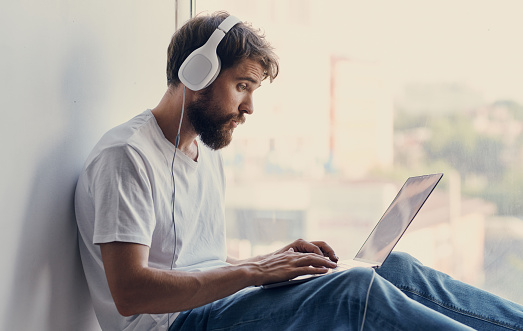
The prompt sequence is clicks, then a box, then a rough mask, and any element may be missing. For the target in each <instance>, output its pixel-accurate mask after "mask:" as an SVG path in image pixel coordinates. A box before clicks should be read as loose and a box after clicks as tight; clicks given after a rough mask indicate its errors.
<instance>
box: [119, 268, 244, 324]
mask: <svg viewBox="0 0 523 331" xmlns="http://www.w3.org/2000/svg"><path fill="white" fill-rule="evenodd" d="M251 274H252V273H251V272H250V271H249V265H247V264H242V265H238V266H234V265H233V266H226V267H222V268H217V269H213V270H210V271H205V272H183V271H175V270H160V269H153V268H144V269H143V270H141V271H139V272H138V273H137V274H136V275H135V276H133V278H132V280H131V281H129V284H130V286H122V287H120V288H119V289H118V290H117V293H114V294H113V298H114V299H115V303H116V305H117V307H118V311H119V312H120V313H121V314H122V315H124V316H130V315H135V314H143V313H149V314H163V313H168V312H177V311H184V310H187V309H191V308H195V307H199V306H203V305H205V304H207V303H210V302H213V301H215V300H218V299H221V298H224V297H226V296H229V295H231V294H233V293H235V292H237V291H239V290H241V289H242V288H245V287H247V286H250V285H253V283H254V281H253V280H252V277H251Z"/></svg>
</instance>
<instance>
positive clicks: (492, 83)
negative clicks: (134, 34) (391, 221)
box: [197, 0, 523, 303]
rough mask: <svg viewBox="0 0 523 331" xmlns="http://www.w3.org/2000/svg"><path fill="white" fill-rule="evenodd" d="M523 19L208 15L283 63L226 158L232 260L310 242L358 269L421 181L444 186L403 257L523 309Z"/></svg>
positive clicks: (476, 11)
mask: <svg viewBox="0 0 523 331" xmlns="http://www.w3.org/2000/svg"><path fill="white" fill-rule="evenodd" d="M517 6H520V5H519V3H517V2H503V3H493V2H489V3H477V2H473V1H460V2H459V3H456V2H451V1H433V2H431V3H427V2H423V3H419V2H416V1H394V2H392V3H391V2H371V3H369V2H361V1H341V0H340V1H329V2H325V1H321V0H309V1H293V0H287V1H285V0H271V1H264V0H259V1H248V2H245V1H232V0H198V2H197V12H200V11H208V12H213V11H216V10H224V9H225V10H227V11H229V12H230V13H231V14H233V15H236V16H238V17H239V18H240V19H242V20H244V21H247V22H252V24H253V25H254V26H255V27H260V28H262V29H263V30H264V31H265V34H266V36H267V38H268V39H269V41H271V43H272V44H273V46H274V47H275V48H276V51H277V53H278V55H279V56H280V64H281V74H280V76H279V77H278V78H277V79H276V80H275V82H274V83H273V84H268V82H267V83H264V86H263V87H262V88H260V89H259V90H258V91H257V92H256V93H255V112H254V114H253V115H251V116H249V117H248V119H247V122H246V124H245V125H244V126H242V127H240V128H238V129H237V130H236V132H235V136H234V139H233V143H232V144H231V146H229V147H228V148H226V149H225V150H224V152H223V154H224V159H225V162H226V167H227V172H228V192H227V200H228V203H227V218H228V224H229V229H228V231H229V232H228V236H229V246H230V251H231V252H233V253H236V254H237V255H238V256H239V257H244V256H248V255H251V254H257V253H261V252H264V251H266V250H272V249H273V248H275V247H280V246H281V245H280V242H282V241H290V240H292V239H294V237H299V236H300V237H304V238H305V239H309V240H318V239H320V240H325V241H327V242H329V243H330V244H331V245H332V246H333V247H334V248H335V250H336V251H337V253H338V256H340V257H347V258H350V257H352V256H354V255H355V253H356V251H357V249H358V248H359V246H360V245H361V244H362V243H363V241H364V240H365V239H366V236H367V234H368V233H369V232H370V230H371V229H372V228H373V226H374V224H375V223H376V222H377V221H378V220H379V218H380V217H381V214H382V213H383V212H384V210H385V209H386V207H387V206H388V204H389V203H390V201H391V200H392V198H393V197H394V195H395V193H396V191H397V190H398V189H399V186H400V185H401V184H402V183H403V181H404V180H405V179H406V178H407V177H408V176H411V175H418V174H425V173H433V172H444V173H445V176H444V178H443V180H442V182H441V183H440V185H439V186H438V188H437V190H436V191H435V192H434V194H433V195H432V196H431V197H430V198H429V200H428V201H427V203H426V205H425V206H424V207H423V209H422V210H421V212H420V213H419V214H418V216H417V218H416V220H415V221H414V223H413V225H412V226H411V228H409V230H408V231H407V234H406V235H405V237H404V238H403V239H402V240H401V241H400V243H399V244H398V246H397V247H396V250H403V251H406V252H408V253H410V254H412V255H414V256H415V257H417V258H418V259H420V260H421V261H422V262H423V263H425V264H426V265H429V266H432V267H434V268H437V269H439V270H442V271H444V272H447V273H449V274H450V275H452V276H454V277H456V278H458V279H460V280H463V281H466V282H468V283H471V284H473V285H476V286H479V287H481V288H484V289H487V290H489V291H492V292H494V293H497V294H499V295H501V296H504V297H506V298H509V299H511V300H514V301H516V302H519V303H523V284H522V283H521V282H520V281H519V277H520V275H521V273H522V272H523V258H522V257H521V254H520V252H521V251H522V247H523V220H522V217H523V193H522V192H523V171H522V170H521V163H522V161H523V90H522V89H521V86H523V64H522V63H521V61H520V59H521V58H523V50H522V48H521V47H519V45H518V43H517V40H519V36H518V32H517V31H521V30H522V28H523V26H521V25H522V24H523V23H521V20H519V18H518V17H516V15H517V13H519V12H520V11H518V10H517V9H518V8H515V7H517ZM519 9H521V8H519Z"/></svg>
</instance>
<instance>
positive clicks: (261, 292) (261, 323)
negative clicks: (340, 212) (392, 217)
mask: <svg viewBox="0 0 523 331" xmlns="http://www.w3.org/2000/svg"><path fill="white" fill-rule="evenodd" d="M371 283H372V285H371ZM369 285H371V286H370V291H369ZM362 324H363V329H364V330H471V328H474V329H477V330H523V307H522V306H520V305H517V304H515V303H512V302H510V301H507V300H504V299H502V298H499V297H497V296H494V295H492V294H490V293H488V292H485V291H482V290H479V289H477V288H474V287H472V286H469V285H467V284H464V283H461V282H459V281H456V280H454V279H452V278H450V277H449V276H447V275H445V274H443V273H441V272H438V271H436V270H433V269H431V268H428V267H425V266H423V265H422V264H421V263H420V262H419V261H417V260H416V259H414V258H413V257H411V256H410V255H408V254H404V253H393V254H391V255H390V256H389V258H388V259H387V261H386V262H385V263H384V264H383V266H382V267H381V268H379V269H378V270H377V271H374V270H372V269H364V268H355V269H351V270H348V271H344V272H340V273H334V274H331V275H327V276H323V277H318V278H316V279H313V280H311V281H309V282H306V283H303V284H299V285H293V286H286V287H280V288H275V289H267V290H266V289H261V288H258V287H249V288H246V289H243V290H241V291H239V292H237V293H235V294H233V295H231V296H229V297H226V298H224V299H221V300H218V301H215V302H213V303H210V304H208V305H205V306H202V307H199V308H196V309H192V310H189V311H185V312H182V313H180V315H179V316H178V317H177V318H176V320H175V321H174V323H173V324H172V326H171V328H170V329H169V330H170V331H175V330H248V331H255V330H322V331H323V330H361V329H362Z"/></svg>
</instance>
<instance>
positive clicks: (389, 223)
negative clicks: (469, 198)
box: [355, 173, 443, 266]
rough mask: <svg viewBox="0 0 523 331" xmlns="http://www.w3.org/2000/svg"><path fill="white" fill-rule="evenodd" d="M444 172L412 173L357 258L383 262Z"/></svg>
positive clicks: (378, 263) (376, 262) (364, 260)
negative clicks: (417, 174) (415, 175)
mask: <svg viewBox="0 0 523 331" xmlns="http://www.w3.org/2000/svg"><path fill="white" fill-rule="evenodd" d="M441 177H443V174H441V173H440V174H433V175H424V176H417V177H409V178H408V179H407V181H406V182H405V184H403V186H402V188H401V190H400V191H399V192H398V194H397V195H396V197H395V198H394V200H393V201H392V203H391V204H390V206H389V208H387V210H386V211H385V213H384V214H383V216H382V217H381V219H380V221H379V222H378V224H376V226H375V227H374V230H372V232H371V233H370V235H369V237H368V238H367V240H366V241H365V243H364V244H363V246H362V247H361V248H360V250H359V251H358V253H357V254H356V257H355V260H357V261H363V262H369V263H373V264H376V265H378V266H380V265H381V264H382V263H383V262H384V261H385V259H386V258H387V257H388V256H389V254H390V252H392V249H393V248H394V246H396V243H397V242H398V241H399V239H400V238H401V236H402V235H403V233H405V231H406V230H407V228H408V226H409V225H410V223H411V222H412V220H413V219H414V217H415V216H416V214H417V213H418V211H419V210H420V209H421V207H422V206H423V204H424V203H425V201H426V200H427V198H428V197H429V195H430V194H431V193H432V191H433V190H434V188H435V187H436V185H437V184H438V183H439V181H440V179H441Z"/></svg>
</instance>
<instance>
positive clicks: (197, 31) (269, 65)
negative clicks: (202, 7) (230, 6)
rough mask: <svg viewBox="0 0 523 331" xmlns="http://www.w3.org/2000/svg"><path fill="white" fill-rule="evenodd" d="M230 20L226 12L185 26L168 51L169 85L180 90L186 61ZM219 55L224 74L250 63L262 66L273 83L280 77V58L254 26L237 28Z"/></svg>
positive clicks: (223, 41)
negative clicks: (251, 61)
mask: <svg viewBox="0 0 523 331" xmlns="http://www.w3.org/2000/svg"><path fill="white" fill-rule="evenodd" d="M228 16H229V14H228V13H226V12H216V13H214V14H212V15H209V16H204V15H198V16H196V17H194V18H192V19H190V20H189V21H188V22H187V23H185V24H184V25H183V26H182V27H181V28H180V29H179V30H178V31H176V32H175V33H174V35H173V37H172V38H171V43H170V44H169V48H168V51H167V57H168V59H167V84H168V85H169V86H171V85H172V86H178V84H180V79H179V78H178V70H179V69H180V66H181V65H182V63H183V61H184V60H185V59H186V58H187V57H188V56H189V54H191V53H192V52H193V51H194V50H195V49H197V48H199V47H201V46H203V44H205V42H206V41H207V40H208V39H209V37H210V36H211V34H212V33H213V32H214V30H216V28H217V27H218V25H220V23H221V22H222V21H223V20H224V19H225V18H227V17H228ZM217 54H218V56H219V57H220V60H221V70H225V69H227V68H230V67H232V66H234V65H235V64H236V63H238V61H241V60H244V59H250V60H254V61H257V62H258V63H260V64H261V66H262V68H263V71H264V77H263V79H265V78H267V77H268V78H269V79H270V81H271V82H272V81H273V80H274V78H276V76H277V75H278V71H279V65H278V57H277V56H276V54H275V53H274V52H273V47H272V46H271V45H270V44H269V42H267V40H266V39H265V36H264V35H263V34H262V33H261V32H260V30H255V29H254V28H253V27H252V26H251V25H250V24H247V23H244V22H241V23H238V24H236V25H235V26H234V27H233V28H232V29H231V30H229V32H228V33H227V34H226V35H225V37H224V38H223V39H222V41H221V42H220V44H219V45H218V49H217Z"/></svg>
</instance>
